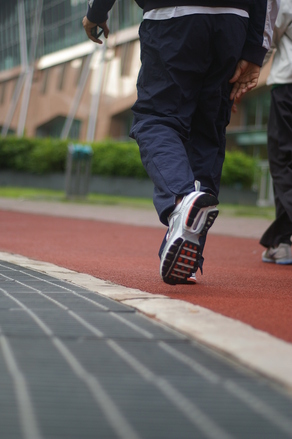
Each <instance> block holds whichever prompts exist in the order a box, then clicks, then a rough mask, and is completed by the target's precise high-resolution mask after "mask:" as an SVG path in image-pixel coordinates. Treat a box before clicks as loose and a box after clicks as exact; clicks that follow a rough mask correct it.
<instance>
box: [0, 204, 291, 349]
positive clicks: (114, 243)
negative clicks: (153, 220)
mask: <svg viewBox="0 0 292 439" xmlns="http://www.w3.org/2000/svg"><path fill="white" fill-rule="evenodd" d="M0 227H1V235H0V251H4V252H10V253H16V254H20V255H23V256H27V257H29V258H33V259H37V260H41V261H46V262H51V263H53V264H56V265H58V266H62V267H66V268H69V269H71V270H75V271H78V272H81V273H88V274H90V275H92V276H95V277H97V278H100V279H105V280H109V281H112V282H115V283H117V284H120V285H125V286H127V287H131V288H138V289H140V290H143V291H148V292H150V293H155V294H164V295H166V296H169V297H172V298H175V299H181V300H185V301H188V302H191V303H193V304H197V305H201V306H203V307H206V308H209V309H211V310H213V311H215V312H218V313H221V314H223V315H225V316H228V317H232V318H234V319H238V320H240V321H242V322H245V323H247V324H250V325H252V326H253V327H255V328H257V329H260V330H263V331H266V332H268V333H270V334H272V335H274V336H276V337H279V338H281V339H283V340H286V341H288V342H292V325H291V316H292V266H291V265H290V266H278V265H274V264H265V263H263V262H261V253H262V250H263V249H262V247H261V246H260V245H259V244H258V242H257V240H255V239H245V238H234V237H226V236H218V235H213V234H211V235H209V236H208V240H207V245H206V248H205V251H204V257H205V264H204V275H203V276H200V275H198V284H197V285H181V286H177V285H176V286H170V285H167V284H165V283H164V282H162V280H161V279H160V276H159V259H158V256H157V252H158V248H159V246H160V243H161V240H162V238H163V235H164V229H162V228H153V227H138V226H129V225H120V224H113V223H106V222H99V221H93V220H79V219H72V218H59V217H54V216H45V215H37V214H26V213H18V212H9V211H1V212H0Z"/></svg>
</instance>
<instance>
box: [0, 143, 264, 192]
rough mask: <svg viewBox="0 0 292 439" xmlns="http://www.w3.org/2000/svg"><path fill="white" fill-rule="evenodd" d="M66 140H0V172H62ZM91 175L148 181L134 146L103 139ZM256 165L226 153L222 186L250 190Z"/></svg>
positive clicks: (95, 151) (96, 148)
mask: <svg viewBox="0 0 292 439" xmlns="http://www.w3.org/2000/svg"><path fill="white" fill-rule="evenodd" d="M69 143H70V141H69V140H60V139H51V138H47V139H43V138H35V139H28V138H24V137H23V138H18V137H12V136H8V137H5V138H1V137H0V169H9V170H16V171H22V172H30V173H33V174H46V173H49V172H64V171H65V167H66V157H67V150H68V144H69ZM91 146H92V150H93V157H92V174H93V175H102V176H120V177H135V178H147V174H146V171H145V169H144V168H143V165H142V163H141V159H140V153H139V148H138V146H137V144H136V143H135V142H132V141H129V142H117V141H115V140H111V139H106V140H104V141H102V142H95V143H93V144H92V145H91ZM255 166H256V161H255V160H254V159H253V158H252V157H250V156H248V155H246V154H244V153H242V152H238V151H236V152H228V151H227V152H226V158H225V163H224V166H223V173H222V181H221V183H222V185H228V186H230V185H231V186H234V185H241V186H242V187H244V188H250V187H251V186H252V184H253V180H254V175H255Z"/></svg>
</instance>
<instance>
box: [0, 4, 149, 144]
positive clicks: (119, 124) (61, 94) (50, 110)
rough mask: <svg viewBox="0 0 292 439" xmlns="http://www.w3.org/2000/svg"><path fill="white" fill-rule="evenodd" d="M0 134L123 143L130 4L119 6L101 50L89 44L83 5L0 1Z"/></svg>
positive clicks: (136, 15)
mask: <svg viewBox="0 0 292 439" xmlns="http://www.w3.org/2000/svg"><path fill="white" fill-rule="evenodd" d="M0 10H1V15H0V129H1V132H2V135H6V134H7V133H16V134H18V135H23V134H25V135H27V136H42V137H43V136H53V137H60V136H61V137H64V138H66V137H68V136H69V137H71V138H76V139H78V138H79V139H83V140H85V139H88V140H93V139H102V138H104V137H107V136H111V137H116V138H122V137H126V136H127V134H128V131H129V126H130V123H131V117H132V116H131V111H130V108H131V105H132V104H133V103H134V101H135V99H136V79H137V74H138V71H139V67H140V61H139V39H138V25H139V23H140V21H141V18H142V11H141V9H140V8H139V7H138V6H137V5H136V3H135V2H134V0H119V1H117V2H116V4H115V6H114V8H113V11H112V13H111V15H110V29H111V35H110V37H109V39H108V41H107V44H106V45H97V44H94V43H92V42H91V41H90V40H88V38H87V36H86V34H85V32H84V30H83V27H82V18H83V16H84V15H85V13H86V10H87V0H9V1H7V0H0Z"/></svg>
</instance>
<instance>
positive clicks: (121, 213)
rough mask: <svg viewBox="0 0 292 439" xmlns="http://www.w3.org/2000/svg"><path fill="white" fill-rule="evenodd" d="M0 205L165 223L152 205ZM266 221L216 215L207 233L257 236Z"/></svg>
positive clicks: (22, 202) (15, 202) (124, 221)
mask: <svg viewBox="0 0 292 439" xmlns="http://www.w3.org/2000/svg"><path fill="white" fill-rule="evenodd" d="M0 208H1V209H6V210H12V211H16V212H27V213H37V214H44V215H54V216H59V217H71V218H81V219H93V220H99V221H107V222H119V223H121V224H133V225H139V226H149V227H163V228H164V229H165V226H163V225H162V224H161V223H160V222H159V219H158V216H157V213H156V211H155V210H154V207H153V208H149V209H145V208H144V209H141V208H130V207H121V206H106V205H90V204H78V203H62V202H53V201H50V202H45V201H30V200H21V199H9V198H0ZM219 210H220V209H219ZM270 224H271V221H269V220H266V219H263V218H250V217H234V216H233V217H228V216H224V215H222V214H219V216H218V218H217V219H216V221H215V223H214V225H213V226H212V228H211V229H210V231H209V233H215V234H220V235H229V236H240V237H242V238H255V239H260V237H261V235H262V234H263V232H264V231H265V230H266V229H267V228H268V226H269V225H270Z"/></svg>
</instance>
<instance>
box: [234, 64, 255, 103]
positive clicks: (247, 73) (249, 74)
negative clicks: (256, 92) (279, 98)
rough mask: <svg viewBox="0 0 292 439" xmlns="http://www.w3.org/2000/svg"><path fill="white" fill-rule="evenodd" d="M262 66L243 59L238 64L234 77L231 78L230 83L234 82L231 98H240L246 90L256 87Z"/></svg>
mask: <svg viewBox="0 0 292 439" xmlns="http://www.w3.org/2000/svg"><path fill="white" fill-rule="evenodd" d="M260 70H261V68H260V66H258V65H257V64H253V63H251V62H249V61H245V60H243V59H241V60H240V61H239V62H238V64H237V66H236V70H235V73H234V75H233V77H232V78H231V79H230V81H229V82H230V83H231V84H234V85H233V88H232V91H231V94H230V100H233V99H234V98H235V99H237V100H238V99H240V97H241V96H242V95H244V94H245V93H246V92H248V91H250V90H252V89H253V88H254V87H256V85H257V83H258V79H259V76H260Z"/></svg>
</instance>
